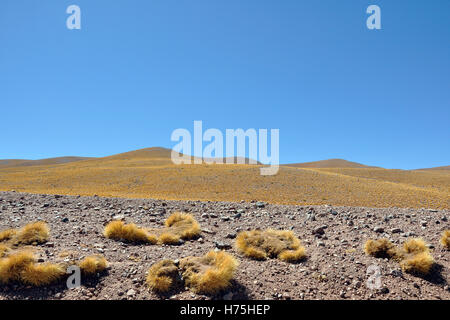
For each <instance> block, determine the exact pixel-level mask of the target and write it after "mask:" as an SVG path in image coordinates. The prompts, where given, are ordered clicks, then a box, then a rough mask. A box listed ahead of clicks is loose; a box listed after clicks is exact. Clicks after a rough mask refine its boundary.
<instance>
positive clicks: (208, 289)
mask: <svg viewBox="0 0 450 320" xmlns="http://www.w3.org/2000/svg"><path fill="white" fill-rule="evenodd" d="M237 266H238V262H237V261H236V259H235V258H234V257H233V256H232V255H230V254H228V253H226V252H224V251H219V252H215V251H210V252H208V253H207V254H206V255H205V256H203V257H186V258H183V259H181V261H180V269H181V271H182V276H183V279H184V280H185V283H186V285H187V286H188V287H190V288H191V289H192V290H193V291H195V292H198V293H206V294H215V293H217V292H219V291H221V290H224V289H226V288H227V287H228V286H230V281H231V280H232V279H233V276H234V272H235V270H236V268H237Z"/></svg>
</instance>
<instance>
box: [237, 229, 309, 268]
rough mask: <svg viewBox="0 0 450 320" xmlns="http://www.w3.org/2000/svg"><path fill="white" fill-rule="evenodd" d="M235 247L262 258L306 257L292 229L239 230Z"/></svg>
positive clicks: (298, 258) (297, 259) (247, 254)
mask: <svg viewBox="0 0 450 320" xmlns="http://www.w3.org/2000/svg"><path fill="white" fill-rule="evenodd" d="M236 247H237V249H238V250H239V251H240V252H241V253H243V254H244V255H245V256H247V257H250V258H253V259H257V260H264V259H267V258H269V257H270V258H279V259H281V260H284V261H287V262H297V261H300V260H302V259H304V258H305V257H306V249H305V248H304V247H303V246H302V245H301V243H300V240H299V239H298V238H297V237H296V236H295V235H294V233H293V232H292V231H287V230H273V229H267V230H265V231H261V230H252V231H243V232H240V233H239V234H238V236H237V238H236Z"/></svg>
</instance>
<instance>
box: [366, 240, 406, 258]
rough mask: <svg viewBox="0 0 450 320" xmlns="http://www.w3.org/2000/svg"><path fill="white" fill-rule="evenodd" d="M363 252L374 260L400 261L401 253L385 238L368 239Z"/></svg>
mask: <svg viewBox="0 0 450 320" xmlns="http://www.w3.org/2000/svg"><path fill="white" fill-rule="evenodd" d="M364 252H365V253H366V254H368V255H370V256H373V257H376V258H388V259H391V258H393V259H396V260H400V259H401V253H400V251H399V250H398V249H397V247H396V246H395V245H394V244H393V243H392V242H390V241H389V240H388V239H386V238H382V239H378V240H372V239H369V240H367V241H366V243H365V244H364Z"/></svg>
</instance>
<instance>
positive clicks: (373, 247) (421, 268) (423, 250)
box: [364, 238, 434, 274]
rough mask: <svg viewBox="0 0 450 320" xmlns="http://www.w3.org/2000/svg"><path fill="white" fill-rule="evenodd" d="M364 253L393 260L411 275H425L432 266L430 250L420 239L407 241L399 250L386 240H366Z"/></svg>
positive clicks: (432, 260)
mask: <svg viewBox="0 0 450 320" xmlns="http://www.w3.org/2000/svg"><path fill="white" fill-rule="evenodd" d="M364 251H365V252H366V253H367V254H368V255H371V256H374V257H377V258H393V259H395V260H397V261H398V262H399V263H400V267H401V268H402V270H403V271H404V272H409V273H413V274H414V273H416V274H427V273H429V272H430V270H431V268H432V266H433V264H434V259H433V257H432V256H431V254H430V250H429V249H428V247H427V244H426V242H425V241H424V240H423V239H421V238H414V239H408V240H407V241H405V243H403V247H402V249H401V250H399V249H398V248H397V247H396V246H395V245H394V244H393V243H391V242H390V241H389V240H387V239H379V240H368V241H367V242H366V243H365V245H364Z"/></svg>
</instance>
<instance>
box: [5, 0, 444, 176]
mask: <svg viewBox="0 0 450 320" xmlns="http://www.w3.org/2000/svg"><path fill="white" fill-rule="evenodd" d="M71 4H76V5H78V6H80V8H81V14H82V17H81V20H82V22H81V23H82V29H81V30H68V29H67V28H66V19H67V17H68V16H69V15H68V14H66V8H67V7H68V6H69V5H71ZM371 4H376V5H379V6H380V7H381V24H382V30H368V29H367V28H366V19H367V17H368V15H367V14H366V12H365V11H366V8H367V7H368V6H369V5H371ZM449 14H450V1H448V0H433V1H426V0H417V1H407V0H403V1H402V0H398V1H380V0H370V1H359V0H353V1H334V0H333V1H325V0H307V1H300V0H283V1H275V0H146V1H144V0H142V1H137V0H131V1H130V0H128V1H125V0H118V1H102V0H96V1H92V0H70V1H66V0H43V1H31V0H28V1H23V0H2V1H1V2H0V124H1V128H2V130H1V132H2V135H1V140H0V141H1V142H0V159H5V158H26V159H37V158H46V157H55V156H65V155H79V156H106V155H111V154H115V153H119V152H125V151H129V150H134V149H139V148H145V147H151V146H164V147H169V148H171V147H173V146H174V145H175V143H174V142H171V141H170V135H171V133H172V131H173V130H174V129H176V128H187V129H189V130H192V128H193V121H194V120H202V121H203V126H204V128H205V129H206V128H218V129H221V130H225V129H226V128H244V129H247V128H269V129H270V128H278V129H280V161H281V163H288V162H304V161H314V160H321V159H327V158H344V159H348V160H352V161H357V162H362V163H365V164H369V165H376V166H383V167H386V168H403V169H411V168H421V167H431V166H441V165H449V164H450V143H449V141H450V130H449V127H450V126H449V123H450V110H449V109H450V41H449V40H450V27H449V24H448V21H449V19H448V15H449Z"/></svg>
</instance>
